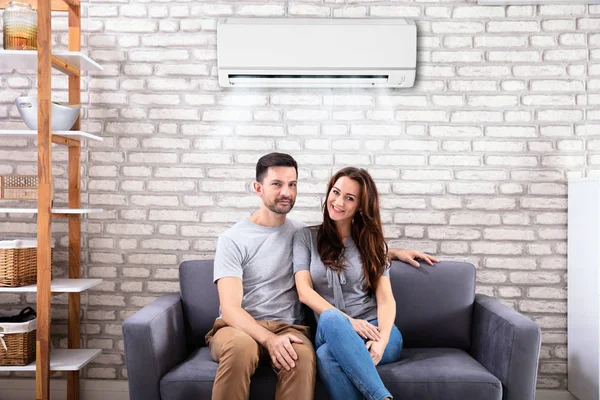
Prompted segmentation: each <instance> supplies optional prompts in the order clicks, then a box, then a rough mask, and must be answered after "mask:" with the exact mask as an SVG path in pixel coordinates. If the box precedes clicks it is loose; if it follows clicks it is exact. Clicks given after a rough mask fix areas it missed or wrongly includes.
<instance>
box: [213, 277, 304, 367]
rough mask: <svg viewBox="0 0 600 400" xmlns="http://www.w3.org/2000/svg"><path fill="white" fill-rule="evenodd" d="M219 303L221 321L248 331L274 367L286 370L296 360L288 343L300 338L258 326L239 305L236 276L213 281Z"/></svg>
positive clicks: (241, 290)
mask: <svg viewBox="0 0 600 400" xmlns="http://www.w3.org/2000/svg"><path fill="white" fill-rule="evenodd" d="M217 289H218V291H219V303H220V305H221V313H222V318H223V321H224V322H225V323H226V324H227V325H229V326H231V327H234V328H236V329H239V330H241V331H242V332H244V333H246V334H248V335H250V337H252V338H253V339H254V340H256V341H257V342H258V343H259V344H260V345H261V346H263V347H264V348H266V349H267V351H268V352H269V355H270V356H271V361H273V365H275V368H277V369H284V368H285V369H286V370H287V371H289V370H290V369H291V368H294V367H295V366H296V364H295V363H294V360H297V359H298V355H297V354H296V352H295V351H294V348H293V347H292V343H302V340H301V339H299V338H298V337H297V336H294V335H292V334H286V335H281V336H277V335H275V334H274V333H271V332H269V331H268V330H267V329H265V328H263V327H262V326H260V325H259V324H258V323H257V322H256V320H255V319H254V318H252V316H251V315H250V314H248V313H247V312H246V311H245V310H244V309H243V308H242V297H243V295H244V288H243V285H242V280H241V279H239V278H230V277H227V278H221V279H219V280H218V281H217Z"/></svg>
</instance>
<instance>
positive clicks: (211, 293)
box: [179, 260, 219, 349]
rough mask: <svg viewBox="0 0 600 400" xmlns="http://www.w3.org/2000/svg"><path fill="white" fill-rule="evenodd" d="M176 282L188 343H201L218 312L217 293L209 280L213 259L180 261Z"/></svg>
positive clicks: (196, 346)
mask: <svg viewBox="0 0 600 400" xmlns="http://www.w3.org/2000/svg"><path fill="white" fill-rule="evenodd" d="M179 285H180V287H181V301H182V302H183V315H184V316H185V320H186V333H187V340H188V345H189V346H188V347H189V348H191V349H194V348H198V347H200V346H205V345H206V344H205V342H204V336H205V335H206V334H207V333H208V331H210V330H211V329H212V326H213V324H214V322H215V318H217V317H218V316H219V293H218V291H217V285H215V284H214V283H213V260H193V261H184V262H183V263H181V265H180V266H179Z"/></svg>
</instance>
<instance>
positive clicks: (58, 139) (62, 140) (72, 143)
mask: <svg viewBox="0 0 600 400" xmlns="http://www.w3.org/2000/svg"><path fill="white" fill-rule="evenodd" d="M52 143H56V144H64V145H65V146H69V147H79V146H81V142H80V141H79V140H75V139H69V138H66V137H64V136H59V135H52Z"/></svg>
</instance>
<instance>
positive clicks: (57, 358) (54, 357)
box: [0, 349, 102, 372]
mask: <svg viewBox="0 0 600 400" xmlns="http://www.w3.org/2000/svg"><path fill="white" fill-rule="evenodd" d="M100 354H102V350H100V349H51V350H50V371H79V370H80V369H81V368H83V367H85V366H86V365H87V364H88V363H89V362H90V361H92V360H93V359H94V358H96V357H98V356H99V355H100ZM1 371H35V361H34V362H32V363H31V364H28V365H25V366H22V367H18V366H14V365H7V366H0V372H1Z"/></svg>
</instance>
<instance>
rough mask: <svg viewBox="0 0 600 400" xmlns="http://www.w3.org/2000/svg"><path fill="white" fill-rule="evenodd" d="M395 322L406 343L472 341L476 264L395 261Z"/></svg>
mask: <svg viewBox="0 0 600 400" xmlns="http://www.w3.org/2000/svg"><path fill="white" fill-rule="evenodd" d="M391 268H392V269H391V271H390V279H391V283H392V290H393V292H394V298H395V299H396V326H398V329H400V332H401V333H402V336H403V339H404V346H405V347H454V348H459V349H464V350H466V349H468V348H469V347H470V344H471V317H472V314H473V302H474V300H475V267H474V266H473V265H472V264H469V263H464V262H450V261H444V262H440V263H436V264H434V266H432V267H431V266H429V265H426V264H421V267H420V268H414V267H412V266H410V265H408V264H404V263H402V262H399V261H394V262H393V263H392V267H391Z"/></svg>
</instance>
